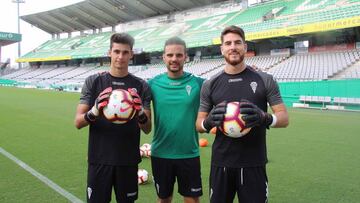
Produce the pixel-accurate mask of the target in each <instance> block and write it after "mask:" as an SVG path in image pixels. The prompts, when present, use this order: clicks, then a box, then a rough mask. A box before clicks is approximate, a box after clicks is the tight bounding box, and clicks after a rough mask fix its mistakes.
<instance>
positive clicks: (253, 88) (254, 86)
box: [250, 82, 258, 94]
mask: <svg viewBox="0 0 360 203" xmlns="http://www.w3.org/2000/svg"><path fill="white" fill-rule="evenodd" d="M257 86H258V84H257V82H251V83H250V87H251V89H252V91H253V92H254V94H255V92H256V88H257Z"/></svg>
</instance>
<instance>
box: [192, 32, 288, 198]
mask: <svg viewBox="0 0 360 203" xmlns="http://www.w3.org/2000/svg"><path fill="white" fill-rule="evenodd" d="M246 49H247V45H246V43H245V34H244V31H243V30H242V29H241V28H239V27H236V26H229V27H227V28H225V29H224V30H223V31H222V33H221V53H222V55H223V56H224V58H225V61H226V65H225V68H224V70H223V71H221V72H220V73H218V74H217V75H215V76H213V77H211V78H210V79H209V80H206V81H205V82H204V84H203V86H202V89H201V94H200V108H199V112H198V118H197V121H196V128H197V130H198V131H199V132H209V131H210V130H211V129H212V128H213V127H219V126H220V125H221V123H222V122H223V119H224V114H225V112H226V103H227V102H233V101H237V102H240V111H241V113H242V114H246V116H243V120H244V121H245V123H246V127H252V129H251V131H250V132H249V133H248V134H247V135H245V136H243V137H240V138H231V137H227V136H225V135H224V134H223V133H222V132H221V131H220V130H217V132H216V137H215V141H214V143H213V146H212V158H211V171H210V202H211V203H232V202H233V199H234V197H235V194H236V193H237V196H238V199H239V202H241V203H250V202H251V203H257V202H259V203H260V202H261V203H264V202H267V199H268V183H267V175H266V168H265V165H266V163H267V155H266V136H265V135H266V129H267V128H269V127H286V126H287V125H288V113H287V110H286V108H285V105H284V104H283V101H282V99H281V96H280V92H279V88H278V85H277V83H276V82H275V81H274V79H273V78H272V76H271V75H268V74H266V73H263V72H256V71H255V70H253V69H252V68H251V67H249V66H247V65H246V64H245V61H244V58H245V53H246ZM267 103H269V105H270V108H271V110H272V112H273V114H272V115H271V114H269V113H267Z"/></svg>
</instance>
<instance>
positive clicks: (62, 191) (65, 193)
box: [0, 147, 83, 203]
mask: <svg viewBox="0 0 360 203" xmlns="http://www.w3.org/2000/svg"><path fill="white" fill-rule="evenodd" d="M0 153H1V154H3V155H4V156H6V157H7V158H9V159H11V160H12V161H14V162H15V163H16V164H17V165H19V166H20V167H22V168H23V169H25V170H26V171H27V172H29V173H31V174H32V175H33V176H35V177H36V178H38V179H39V180H41V181H42V182H43V183H45V184H46V185H47V186H49V187H51V188H52V189H53V190H55V191H56V192H58V193H59V194H60V195H62V196H64V197H65V198H66V199H68V200H69V201H71V202H76V203H83V201H81V200H80V199H79V198H77V197H75V196H74V195H73V194H71V193H70V192H68V191H66V190H65V189H63V188H62V187H60V186H59V185H57V184H56V183H54V182H53V181H51V180H50V179H49V178H47V177H45V176H43V175H41V174H40V173H39V172H37V171H36V170H35V169H33V168H31V167H30V166H29V165H27V164H26V163H24V162H23V161H21V160H19V159H18V158H16V157H15V156H13V155H12V154H10V153H9V152H7V151H6V150H4V149H3V148H2V147H0Z"/></svg>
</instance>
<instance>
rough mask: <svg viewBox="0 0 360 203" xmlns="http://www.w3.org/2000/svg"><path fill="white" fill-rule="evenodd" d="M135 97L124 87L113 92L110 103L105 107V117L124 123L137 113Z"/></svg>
mask: <svg viewBox="0 0 360 203" xmlns="http://www.w3.org/2000/svg"><path fill="white" fill-rule="evenodd" d="M132 100H133V98H132V96H131V95H130V93H129V92H128V91H126V90H123V89H116V90H113V91H112V92H111V95H110V98H109V103H108V104H107V105H106V106H105V107H104V109H103V114H104V117H105V118H106V119H107V120H109V121H111V122H113V123H115V124H124V123H126V122H128V121H129V120H131V119H132V118H133V117H134V115H135V112H136V111H135V109H134V107H133V102H132Z"/></svg>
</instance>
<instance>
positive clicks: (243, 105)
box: [240, 100, 273, 128]
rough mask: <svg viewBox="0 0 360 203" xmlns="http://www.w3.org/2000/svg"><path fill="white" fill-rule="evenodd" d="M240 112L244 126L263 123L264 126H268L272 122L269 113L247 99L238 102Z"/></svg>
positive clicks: (261, 124)
mask: <svg viewBox="0 0 360 203" xmlns="http://www.w3.org/2000/svg"><path fill="white" fill-rule="evenodd" d="M240 113H241V114H243V116H242V119H243V120H244V121H245V127H246V128H252V127H255V126H264V125H265V126H266V128H269V126H270V124H271V123H272V122H273V117H272V116H271V114H269V113H267V112H264V111H263V110H261V109H260V108H259V107H258V106H256V105H255V104H253V103H251V102H249V101H247V100H242V101H241V102H240Z"/></svg>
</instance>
